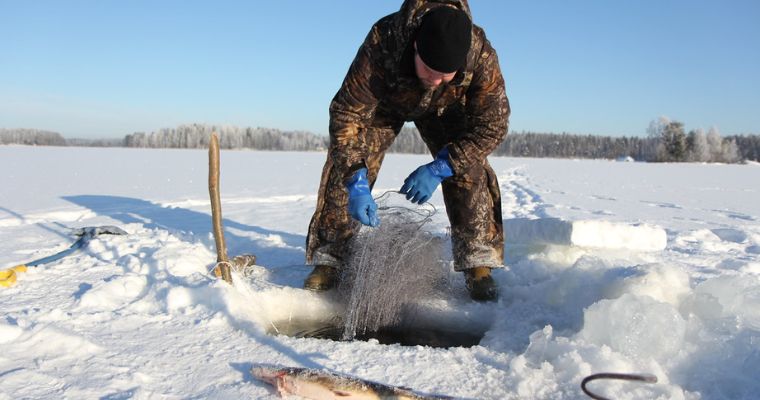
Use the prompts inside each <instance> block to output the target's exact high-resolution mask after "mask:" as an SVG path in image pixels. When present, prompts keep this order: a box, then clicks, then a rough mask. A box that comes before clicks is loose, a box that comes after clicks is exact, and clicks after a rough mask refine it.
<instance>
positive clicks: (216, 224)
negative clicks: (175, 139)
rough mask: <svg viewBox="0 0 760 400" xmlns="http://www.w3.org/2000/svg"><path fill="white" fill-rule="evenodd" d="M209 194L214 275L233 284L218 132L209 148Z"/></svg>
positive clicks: (212, 138) (213, 135)
mask: <svg viewBox="0 0 760 400" xmlns="http://www.w3.org/2000/svg"><path fill="white" fill-rule="evenodd" d="M208 193H209V196H210V197H211V225H212V228H213V230H214V242H215V243H216V267H215V268H214V274H216V276H218V277H221V278H222V279H224V280H225V281H226V282H227V283H229V284H232V274H231V273H230V263H229V260H228V259H227V245H226V244H225V243H224V230H223V228H222V201H221V197H220V195H219V138H218V137H217V135H216V132H214V133H212V134H211V142H210V143H209V147H208Z"/></svg>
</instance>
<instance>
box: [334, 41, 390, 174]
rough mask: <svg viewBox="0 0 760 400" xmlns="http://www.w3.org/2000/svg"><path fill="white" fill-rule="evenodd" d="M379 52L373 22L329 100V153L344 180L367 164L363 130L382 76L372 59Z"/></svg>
mask: <svg viewBox="0 0 760 400" xmlns="http://www.w3.org/2000/svg"><path fill="white" fill-rule="evenodd" d="M380 54H381V53H380V49H379V35H378V30H377V26H373V27H372V30H371V31H370V32H369V34H368V35H367V37H366V39H365V40H364V43H363V44H362V46H361V47H360V48H359V51H358V53H357V54H356V57H355V58H354V61H353V62H352V63H351V67H350V68H349V70H348V73H347V74H346V77H345V79H344V80H343V84H342V85H341V88H340V90H339V91H338V93H336V94H335V97H334V98H333V100H332V103H330V154H331V155H332V158H333V163H334V165H335V167H336V168H338V169H339V171H340V172H341V173H342V174H343V176H344V180H345V179H350V177H351V176H353V173H354V172H355V171H357V170H358V169H360V168H364V167H366V165H365V161H364V160H365V159H366V158H367V148H366V144H365V137H364V135H365V130H366V128H367V126H368V124H369V122H370V121H371V120H372V118H373V117H374V113H375V108H376V107H377V103H378V94H379V93H380V92H381V90H382V85H383V78H384V77H383V71H382V68H381V67H379V65H378V63H377V62H376V59H375V57H377V56H379V55H380Z"/></svg>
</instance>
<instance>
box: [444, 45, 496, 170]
mask: <svg viewBox="0 0 760 400" xmlns="http://www.w3.org/2000/svg"><path fill="white" fill-rule="evenodd" d="M483 41H484V43H483V47H482V49H481V52H480V57H479V61H478V64H477V65H476V66H475V69H474V71H473V77H472V82H471V84H470V87H469V89H468V91H467V94H466V96H467V103H466V112H467V132H465V134H464V135H463V136H461V137H460V138H459V139H458V140H456V141H454V142H452V143H450V144H449V146H448V148H449V159H450V161H451V164H452V167H453V169H454V174H455V175H456V174H458V173H461V172H463V171H466V170H468V169H469V168H470V167H471V166H472V165H475V164H480V163H482V162H483V161H484V160H485V159H486V157H487V156H488V155H489V154H491V152H493V151H494V149H496V146H498V145H499V143H501V142H502V140H504V138H505V137H506V136H507V129H508V128H509V114H510V108H509V100H508V99H507V93H506V90H505V88H504V78H503V77H502V75H501V69H500V68H499V59H498V57H497V56H496V51H495V50H494V49H493V47H491V43H490V42H489V41H488V40H487V39H485V38H484V39H483Z"/></svg>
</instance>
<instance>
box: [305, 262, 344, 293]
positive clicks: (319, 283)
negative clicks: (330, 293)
mask: <svg viewBox="0 0 760 400" xmlns="http://www.w3.org/2000/svg"><path fill="white" fill-rule="evenodd" d="M337 283H338V270H337V269H335V268H334V267H330V266H328V265H317V266H315V267H314V270H313V271H311V273H310V274H309V276H307V277H306V280H305V281H304V282H303V287H304V289H308V290H313V291H315V292H322V291H325V290H330V289H332V288H334V287H335V284H337Z"/></svg>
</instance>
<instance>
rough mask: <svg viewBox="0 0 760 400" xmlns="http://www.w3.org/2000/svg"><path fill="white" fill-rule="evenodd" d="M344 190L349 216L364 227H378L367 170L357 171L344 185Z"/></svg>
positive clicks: (378, 222) (378, 221) (375, 207)
mask: <svg viewBox="0 0 760 400" xmlns="http://www.w3.org/2000/svg"><path fill="white" fill-rule="evenodd" d="M346 189H347V190H348V212H349V214H351V216H352V217H354V219H356V220H357V221H359V222H361V223H362V224H364V225H367V226H372V227H377V226H378V225H380V218H379V217H378V216H377V204H376V203H375V199H373V198H372V193H371V192H370V188H369V180H368V179H367V168H362V169H359V170H357V171H356V173H354V176H353V177H351V180H349V181H348V182H347V183H346Z"/></svg>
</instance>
